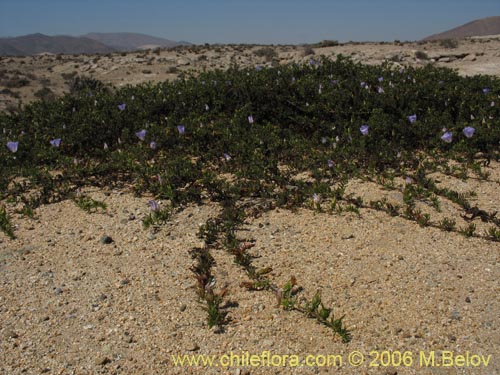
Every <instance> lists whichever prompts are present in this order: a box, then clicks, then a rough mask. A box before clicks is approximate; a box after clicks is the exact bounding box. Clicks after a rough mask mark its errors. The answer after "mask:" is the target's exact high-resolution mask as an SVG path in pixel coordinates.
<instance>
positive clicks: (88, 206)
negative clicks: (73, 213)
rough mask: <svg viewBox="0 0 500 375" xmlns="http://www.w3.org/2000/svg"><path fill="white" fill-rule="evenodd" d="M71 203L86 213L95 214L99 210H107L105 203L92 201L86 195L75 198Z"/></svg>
mask: <svg viewBox="0 0 500 375" xmlns="http://www.w3.org/2000/svg"><path fill="white" fill-rule="evenodd" d="M73 201H74V202H75V203H76V205H77V206H78V207H80V208H81V209H82V210H84V211H86V212H88V213H92V212H97V211H98V210H99V209H102V210H103V211H106V208H107V206H106V203H104V202H101V201H98V200H95V199H92V198H91V197H89V196H88V195H80V196H75V197H74V198H73Z"/></svg>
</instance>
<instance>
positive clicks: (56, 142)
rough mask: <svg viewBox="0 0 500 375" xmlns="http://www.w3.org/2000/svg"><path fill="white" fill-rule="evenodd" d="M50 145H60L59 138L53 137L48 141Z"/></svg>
mask: <svg viewBox="0 0 500 375" xmlns="http://www.w3.org/2000/svg"><path fill="white" fill-rule="evenodd" d="M50 144H51V145H52V147H59V146H60V145H61V138H55V139H52V140H51V141H50Z"/></svg>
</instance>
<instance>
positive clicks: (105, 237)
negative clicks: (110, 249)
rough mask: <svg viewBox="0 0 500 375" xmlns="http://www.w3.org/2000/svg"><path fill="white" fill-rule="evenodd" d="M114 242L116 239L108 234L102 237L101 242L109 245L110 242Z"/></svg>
mask: <svg viewBox="0 0 500 375" xmlns="http://www.w3.org/2000/svg"><path fill="white" fill-rule="evenodd" d="M113 242H114V240H113V239H112V238H111V237H110V236H108V235H104V236H102V237H101V243H102V244H103V245H109V244H110V243H113Z"/></svg>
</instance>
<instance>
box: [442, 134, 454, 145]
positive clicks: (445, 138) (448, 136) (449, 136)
mask: <svg viewBox="0 0 500 375" xmlns="http://www.w3.org/2000/svg"><path fill="white" fill-rule="evenodd" d="M441 139H442V140H443V141H445V142H446V143H451V141H452V140H453V133H452V132H446V133H444V134H443V135H442V137H441Z"/></svg>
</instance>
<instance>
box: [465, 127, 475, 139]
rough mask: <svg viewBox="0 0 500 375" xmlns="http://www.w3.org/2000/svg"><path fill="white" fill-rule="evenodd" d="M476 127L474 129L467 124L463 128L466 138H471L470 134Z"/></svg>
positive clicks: (471, 134) (472, 133)
mask: <svg viewBox="0 0 500 375" xmlns="http://www.w3.org/2000/svg"><path fill="white" fill-rule="evenodd" d="M475 131H476V129H474V128H473V127H472V126H467V127H466V128H464V130H463V132H464V135H465V136H466V137H467V138H472V136H473V135H474V133H475Z"/></svg>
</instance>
